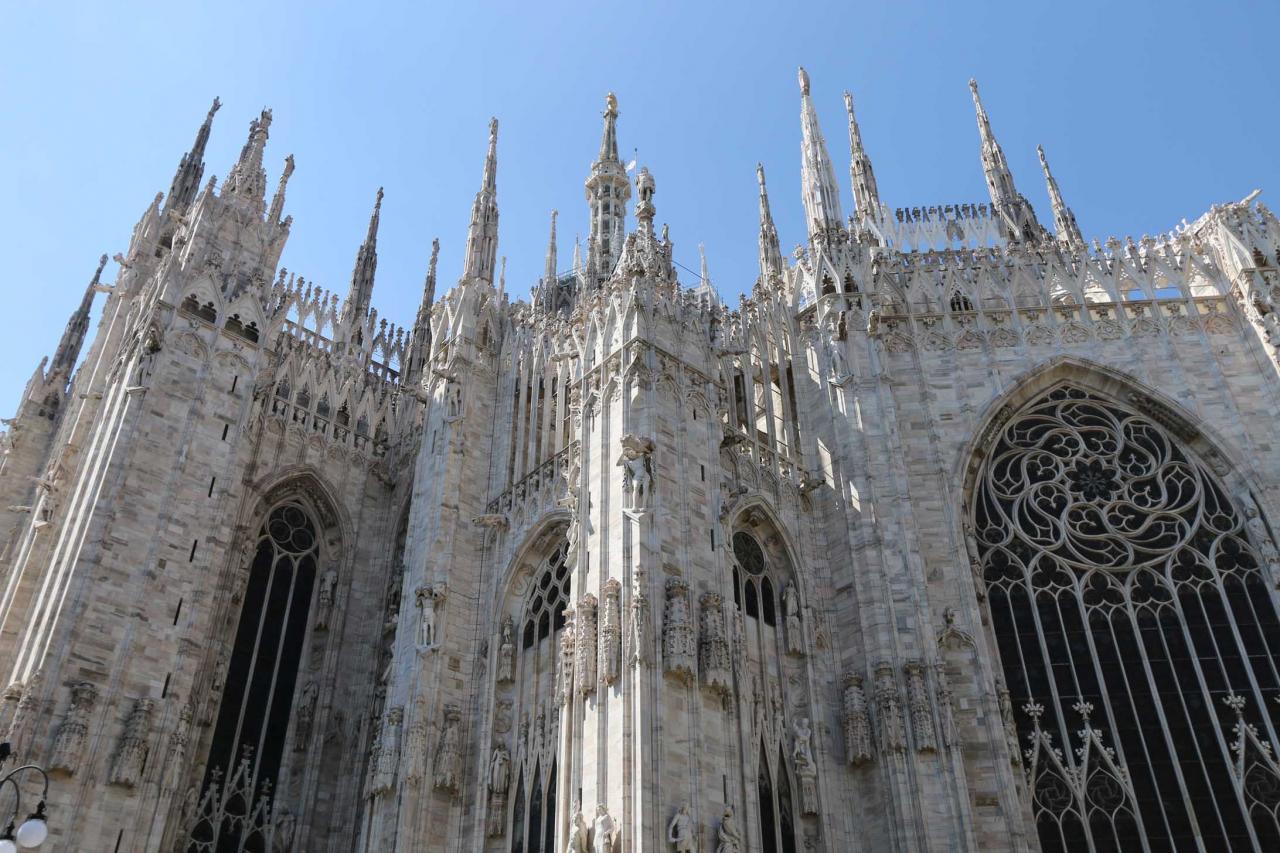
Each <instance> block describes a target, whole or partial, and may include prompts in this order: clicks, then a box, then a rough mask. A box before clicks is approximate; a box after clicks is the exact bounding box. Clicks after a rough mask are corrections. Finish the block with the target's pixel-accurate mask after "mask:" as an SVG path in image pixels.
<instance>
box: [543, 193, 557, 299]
mask: <svg viewBox="0 0 1280 853" xmlns="http://www.w3.org/2000/svg"><path fill="white" fill-rule="evenodd" d="M559 215H560V214H559V211H555V210H553V211H551V237H550V238H549V239H548V240H547V263H546V266H545V267H543V270H542V286H543V287H554V286H555V283H556V217H557V216H559Z"/></svg>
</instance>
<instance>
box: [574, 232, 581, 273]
mask: <svg viewBox="0 0 1280 853" xmlns="http://www.w3.org/2000/svg"><path fill="white" fill-rule="evenodd" d="M581 272H582V240H581V238H579V237H578V235H576V234H575V235H574V236H573V273H574V275H579V274H580V273H581Z"/></svg>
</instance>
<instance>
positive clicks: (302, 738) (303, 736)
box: [293, 681, 320, 752]
mask: <svg viewBox="0 0 1280 853" xmlns="http://www.w3.org/2000/svg"><path fill="white" fill-rule="evenodd" d="M319 693H320V690H319V688H317V687H316V683H315V682H314V681H308V682H307V686H306V687H304V688H302V698H301V701H299V702H298V722H297V725H296V726H295V727H294V733H293V748H294V750H296V751H297V752H304V751H305V750H306V748H307V744H308V743H310V742H311V726H312V723H314V722H315V718H316V699H317V697H318V696H319Z"/></svg>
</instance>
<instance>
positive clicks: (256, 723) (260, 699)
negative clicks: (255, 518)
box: [192, 503, 320, 853]
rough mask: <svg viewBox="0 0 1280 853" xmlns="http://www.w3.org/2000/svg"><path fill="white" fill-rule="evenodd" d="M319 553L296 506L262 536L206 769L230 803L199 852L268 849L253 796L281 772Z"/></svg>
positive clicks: (217, 814)
mask: <svg viewBox="0 0 1280 853" xmlns="http://www.w3.org/2000/svg"><path fill="white" fill-rule="evenodd" d="M319 547H320V543H319V539H318V536H317V533H316V525H315V523H314V522H313V521H312V518H311V516H310V514H309V513H308V512H307V510H305V509H304V508H303V507H302V506H300V505H298V504H296V503H286V504H283V505H281V506H278V507H276V508H275V509H274V510H272V511H271V513H270V515H269V516H268V517H267V520H266V522H265V523H264V524H263V526H262V528H261V529H260V530H259V532H258V546H257V549H256V551H255V553H254V558H253V563H252V564H251V566H250V567H249V583H248V588H247V589H246V590H245V594H244V605H243V607H242V609H241V611H240V623H239V626H238V627H237V629H236V635H235V643H234V646H233V647H232V650H231V655H230V659H229V661H228V668H227V673H226V680H225V685H224V688H223V694H222V701H221V704H220V706H219V709H218V715H217V720H216V723H215V725H214V731H213V739H212V741H211V744H210V747H209V759H208V762H207V765H206V766H207V767H208V773H207V778H206V780H205V786H206V795H205V796H206V798H208V797H209V796H210V792H212V794H213V796H218V797H221V798H222V799H223V800H226V801H224V802H219V803H216V804H210V807H209V808H208V809H207V811H208V813H209V815H213V817H211V818H209V819H208V821H207V822H208V824H209V825H208V827H207V828H208V830H209V837H208V838H201V837H200V834H199V832H197V833H194V834H193V839H192V840H193V844H194V845H195V846H196V847H198V848H199V849H208V850H216V851H219V853H223V851H236V853H238V851H241V850H261V849H264V847H263V845H264V844H265V841H264V838H265V836H264V835H263V834H262V831H263V830H262V827H261V826H259V825H258V823H260V822H257V821H255V819H254V817H253V814H252V813H253V812H254V809H255V808H256V807H257V806H258V803H257V802H256V801H254V800H253V799H252V795H255V794H257V793H258V792H264V791H266V790H268V789H269V788H270V787H271V786H273V785H274V783H275V781H276V778H277V775H278V773H279V772H280V766H281V761H282V758H283V750H284V745H285V743H286V733H287V731H288V727H289V719H290V715H291V711H292V708H293V699H294V692H295V687H296V682H297V675H298V664H299V660H300V659H301V657H302V647H303V642H304V640H305V637H306V627H307V618H308V613H309V611H310V608H311V594H312V586H313V584H314V581H315V574H316V559H317V555H318V552H319ZM245 761H247V765H245V764H243V762H245ZM233 777H236V778H238V779H239V782H238V784H237V785H236V786H235V787H233V786H231V785H227V784H223V785H222V787H221V792H220V793H219V790H218V789H217V788H215V783H216V782H218V781H220V780H228V779H231V778H233ZM231 797H235V798H238V800H239V802H231V801H229V798H231ZM259 817H260V816H259ZM215 839H216V841H215ZM201 841H204V842H205V844H204V845H203V846H202V845H201V843H200V842H201Z"/></svg>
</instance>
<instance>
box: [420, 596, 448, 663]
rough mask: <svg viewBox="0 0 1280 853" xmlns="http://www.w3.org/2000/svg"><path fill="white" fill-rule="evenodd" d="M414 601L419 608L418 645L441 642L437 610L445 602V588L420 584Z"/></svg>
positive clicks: (422, 646)
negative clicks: (437, 624) (437, 623)
mask: <svg viewBox="0 0 1280 853" xmlns="http://www.w3.org/2000/svg"><path fill="white" fill-rule="evenodd" d="M414 602H415V604H416V605H417V608H418V647H419V648H423V649H426V648H430V647H432V646H434V645H436V644H437V643H439V642H440V637H439V630H438V628H437V626H436V612H437V610H438V609H439V607H440V605H441V604H442V603H443V602H444V590H443V589H441V588H438V587H431V586H420V587H418V590H417V592H416V593H415V594H414Z"/></svg>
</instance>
